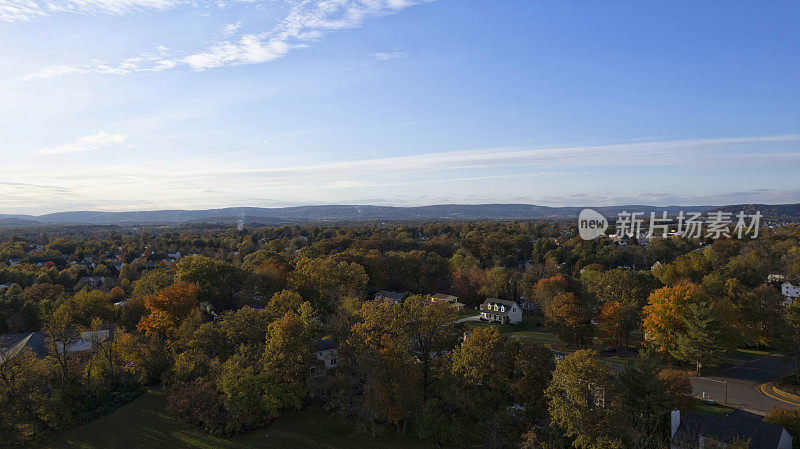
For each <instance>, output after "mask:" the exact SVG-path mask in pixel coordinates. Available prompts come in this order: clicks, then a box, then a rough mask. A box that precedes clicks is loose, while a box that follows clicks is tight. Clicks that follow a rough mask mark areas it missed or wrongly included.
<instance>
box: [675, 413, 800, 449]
mask: <svg viewBox="0 0 800 449" xmlns="http://www.w3.org/2000/svg"><path fill="white" fill-rule="evenodd" d="M683 415H684V416H681V412H680V410H677V409H676V410H673V411H672V415H671V417H670V434H671V439H672V448H673V449H694V448H698V447H699V448H703V447H704V446H705V445H706V444H707V443H710V442H713V443H716V446H714V447H719V446H721V447H725V445H727V444H729V443H731V442H733V441H736V440H737V439H739V440H749V441H750V445H749V448H750V449H792V437H791V435H789V432H787V431H786V429H784V428H783V427H781V426H778V425H775V424H769V423H765V422H764V421H763V419H762V418H761V417H760V416H758V415H754V414H752V413H748V412H745V411H743V410H734V411H733V412H731V413H727V414H722V415H714V414H707V415H699V414H694V413H684V414H683ZM709 446H710V445H709Z"/></svg>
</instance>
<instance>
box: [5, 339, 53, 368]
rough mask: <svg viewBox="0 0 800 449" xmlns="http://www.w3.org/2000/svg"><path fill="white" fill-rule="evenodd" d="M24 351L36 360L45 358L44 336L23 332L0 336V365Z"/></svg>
mask: <svg viewBox="0 0 800 449" xmlns="http://www.w3.org/2000/svg"><path fill="white" fill-rule="evenodd" d="M26 350H28V351H31V352H32V353H33V355H34V356H35V357H36V358H40V359H42V358H45V357H47V344H46V337H45V335H44V334H41V333H39V332H24V333H21V334H6V335H2V336H0V363H4V362H5V361H6V360H8V359H10V358H12V357H14V356H16V355H18V354H20V353H22V352H23V351H26Z"/></svg>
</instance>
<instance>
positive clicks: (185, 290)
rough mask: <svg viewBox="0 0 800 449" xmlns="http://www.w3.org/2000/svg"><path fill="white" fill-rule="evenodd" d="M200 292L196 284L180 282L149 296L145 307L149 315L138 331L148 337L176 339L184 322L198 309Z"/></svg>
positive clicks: (140, 324)
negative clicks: (157, 336)
mask: <svg viewBox="0 0 800 449" xmlns="http://www.w3.org/2000/svg"><path fill="white" fill-rule="evenodd" d="M199 291H200V287H199V286H197V285H195V284H190V283H188V282H178V283H176V284H174V285H170V286H168V287H164V288H163V289H161V290H160V291H159V292H158V293H157V294H153V295H149V296H147V297H146V298H145V306H146V307H147V310H148V312H149V313H148V315H147V316H144V317H143V318H142V320H141V321H140V322H139V325H138V326H137V329H138V330H139V331H140V332H144V333H145V334H147V335H159V336H161V337H166V338H168V339H174V338H175V337H176V336H177V332H178V327H179V326H180V325H181V323H182V322H183V320H184V319H185V318H186V317H187V316H188V315H189V312H191V311H192V310H195V309H196V308H197V296H198V293H199Z"/></svg>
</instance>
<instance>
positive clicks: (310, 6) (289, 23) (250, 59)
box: [0, 0, 432, 80]
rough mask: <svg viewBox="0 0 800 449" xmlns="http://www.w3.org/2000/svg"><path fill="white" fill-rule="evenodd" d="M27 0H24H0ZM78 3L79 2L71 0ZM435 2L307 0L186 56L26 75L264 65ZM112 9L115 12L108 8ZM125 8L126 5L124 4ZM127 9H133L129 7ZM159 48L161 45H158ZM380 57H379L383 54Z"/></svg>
mask: <svg viewBox="0 0 800 449" xmlns="http://www.w3.org/2000/svg"><path fill="white" fill-rule="evenodd" d="M5 1H24V0H0V2H5ZM72 1H78V0H72ZM86 1H93V2H96V3H98V4H104V3H109V4H117V3H121V4H123V5H124V4H127V3H128V2H130V3H132V4H153V5H159V4H161V3H164V4H165V5H166V4H170V3H171V2H176V1H178V0H86ZM426 1H432V0H313V1H312V0H302V1H298V2H296V3H294V4H293V6H292V7H291V8H290V10H289V13H288V14H287V15H286V17H284V18H283V20H281V21H280V23H279V24H278V25H277V26H275V27H273V28H272V29H271V30H269V31H266V32H263V33H259V34H245V35H243V36H241V37H240V38H239V39H238V40H236V41H222V42H217V43H214V44H212V45H210V46H209V47H207V48H206V49H204V50H202V51H199V52H197V53H193V54H189V55H187V56H184V57H182V58H166V57H164V55H163V52H160V53H159V54H158V55H154V54H143V55H140V56H137V57H133V58H128V59H126V60H123V61H122V62H121V63H116V64H114V63H108V62H102V61H94V62H92V63H89V64H85V65H83V66H64V65H54V66H50V67H46V68H44V69H42V70H40V71H38V72H36V73H33V74H31V75H28V76H26V77H24V79H27V80H32V79H41V78H50V77H54V76H59V75H68V74H87V73H101V74H128V73H134V72H148V71H149V72H154V71H161V70H166V69H171V68H174V67H177V66H179V65H186V66H188V67H190V68H192V69H194V70H207V69H212V68H216V67H222V66H228V65H242V64H259V63H263V62H267V61H272V60H275V59H278V58H281V57H283V56H286V55H287V54H288V53H289V52H290V51H291V50H293V49H297V48H305V47H308V46H309V45H310V44H311V43H312V42H314V41H316V40H318V39H320V38H321V37H322V36H324V35H325V34H326V33H328V32H330V31H333V30H341V29H348V28H357V27H359V26H361V25H362V24H363V23H364V22H365V21H366V20H368V19H372V18H377V17H381V16H385V15H388V14H393V13H395V12H397V11H400V10H401V9H404V8H407V7H409V6H412V5H415V4H418V3H422V2H426ZM108 8H109V10H113V9H111V8H110V6H109V7H108ZM119 8H120V9H122V6H119ZM128 8H133V6H129V7H128ZM239 26H240V23H236V24H231V25H228V26H227V27H225V29H223V35H225V36H229V35H233V34H234V33H235V32H236V31H237V30H238V28H239ZM159 48H160V47H159ZM378 55H380V56H378ZM375 57H377V58H379V59H381V58H385V59H392V58H395V57H402V56H401V54H400V53H398V52H395V53H385V54H382V53H381V54H378V53H376V55H375Z"/></svg>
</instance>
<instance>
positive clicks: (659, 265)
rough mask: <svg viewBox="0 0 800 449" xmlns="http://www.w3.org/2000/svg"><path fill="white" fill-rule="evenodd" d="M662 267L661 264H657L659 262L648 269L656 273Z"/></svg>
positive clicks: (657, 262)
mask: <svg viewBox="0 0 800 449" xmlns="http://www.w3.org/2000/svg"><path fill="white" fill-rule="evenodd" d="M662 265H663V264H662V263H661V262H659V261H656V263H654V264H653V266H652V267H650V271H656V270H658V269H659V268H661V266H662Z"/></svg>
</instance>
